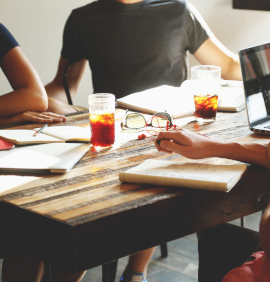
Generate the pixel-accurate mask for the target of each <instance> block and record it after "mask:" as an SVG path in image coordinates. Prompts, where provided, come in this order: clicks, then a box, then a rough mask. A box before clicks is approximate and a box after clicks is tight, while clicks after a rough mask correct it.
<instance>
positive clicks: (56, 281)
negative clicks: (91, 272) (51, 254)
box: [52, 267, 86, 282]
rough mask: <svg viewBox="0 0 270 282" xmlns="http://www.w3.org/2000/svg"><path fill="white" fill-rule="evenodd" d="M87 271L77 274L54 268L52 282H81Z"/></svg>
mask: <svg viewBox="0 0 270 282" xmlns="http://www.w3.org/2000/svg"><path fill="white" fill-rule="evenodd" d="M85 273H86V271H82V272H78V273H76V274H70V273H67V272H65V271H63V270H61V269H59V268H54V267H52V281H53V282H80V281H81V279H82V278H83V276H84V275H85Z"/></svg>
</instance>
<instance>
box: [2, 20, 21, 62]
mask: <svg viewBox="0 0 270 282" xmlns="http://www.w3.org/2000/svg"><path fill="white" fill-rule="evenodd" d="M16 46H19V44H18V42H17V41H16V40H15V38H14V37H13V36H12V34H11V33H10V32H9V31H8V29H7V28H6V27H5V26H4V25H3V24H1V23H0V66H1V64H2V60H3V58H4V57H5V55H6V54H7V53H8V52H9V51H10V50H11V49H13V48H14V47H16Z"/></svg>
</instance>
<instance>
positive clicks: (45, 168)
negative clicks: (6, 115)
mask: <svg viewBox="0 0 270 282" xmlns="http://www.w3.org/2000/svg"><path fill="white" fill-rule="evenodd" d="M89 146H90V145H89V144H83V143H50V144H38V145H30V146H22V147H17V148H14V149H12V150H8V151H0V171H1V172H35V173H50V172H51V173H65V172H68V171H69V170H70V169H71V168H73V166H74V165H75V164H76V163H77V162H78V161H79V160H80V159H81V158H82V157H83V155H84V154H85V153H86V152H87V151H88V149H89Z"/></svg>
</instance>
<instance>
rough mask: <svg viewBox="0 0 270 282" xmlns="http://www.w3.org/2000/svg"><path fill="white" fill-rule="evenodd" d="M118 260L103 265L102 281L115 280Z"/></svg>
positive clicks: (110, 281)
mask: <svg viewBox="0 0 270 282" xmlns="http://www.w3.org/2000/svg"><path fill="white" fill-rule="evenodd" d="M117 263H118V260H114V261H111V262H109V263H105V264H103V265H102V282H114V280H115V276H116V269H117Z"/></svg>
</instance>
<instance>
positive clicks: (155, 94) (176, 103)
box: [117, 85, 195, 118]
mask: <svg viewBox="0 0 270 282" xmlns="http://www.w3.org/2000/svg"><path fill="white" fill-rule="evenodd" d="M117 105H118V106H120V107H123V108H126V109H130V110H135V111H139V112H144V113H146V114H155V113H157V112H164V111H167V112H168V113H169V114H170V115H171V116H172V117H173V118H181V117H187V116H192V115H193V114H194V110H195V107H194V99H193V96H191V95H185V93H184V91H181V88H180V87H174V86H169V85H162V86H158V87H155V88H151V89H148V90H145V91H142V92H137V93H133V94H130V95H127V96H125V97H123V98H120V99H117Z"/></svg>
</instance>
